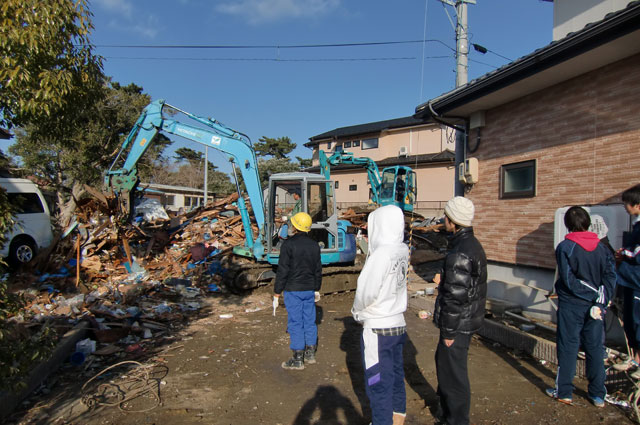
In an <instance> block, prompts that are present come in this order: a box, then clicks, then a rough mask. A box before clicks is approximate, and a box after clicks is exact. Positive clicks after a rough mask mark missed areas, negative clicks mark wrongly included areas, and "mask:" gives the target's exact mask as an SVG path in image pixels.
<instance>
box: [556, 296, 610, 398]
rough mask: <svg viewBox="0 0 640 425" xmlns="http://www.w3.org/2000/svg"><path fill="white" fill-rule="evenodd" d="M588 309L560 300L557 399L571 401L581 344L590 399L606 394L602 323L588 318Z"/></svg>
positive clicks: (587, 307) (557, 341)
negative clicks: (584, 357)
mask: <svg viewBox="0 0 640 425" xmlns="http://www.w3.org/2000/svg"><path fill="white" fill-rule="evenodd" d="M590 308H591V306H590V305H576V304H574V303H571V302H566V301H563V300H559V303H558V331H557V332H558V334H557V338H556V343H557V347H556V348H557V353H558V375H557V377H556V389H557V390H558V398H572V394H573V384H572V381H573V377H574V375H575V373H576V359H577V357H578V350H579V349H580V344H581V343H582V347H583V348H584V353H585V356H586V361H587V379H588V380H589V386H588V394H589V397H591V398H594V397H600V398H604V396H605V395H606V394H607V390H606V389H605V387H604V379H605V372H604V361H603V355H604V346H603V345H602V335H603V332H604V326H603V324H602V321H601V320H595V319H593V318H592V317H591V316H590V315H589V309H590Z"/></svg>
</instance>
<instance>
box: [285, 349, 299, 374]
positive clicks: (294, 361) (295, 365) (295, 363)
mask: <svg viewBox="0 0 640 425" xmlns="http://www.w3.org/2000/svg"><path fill="white" fill-rule="evenodd" d="M282 368H283V369H290V370H302V369H304V351H302V350H293V357H291V358H290V359H289V360H287V361H286V362H282Z"/></svg>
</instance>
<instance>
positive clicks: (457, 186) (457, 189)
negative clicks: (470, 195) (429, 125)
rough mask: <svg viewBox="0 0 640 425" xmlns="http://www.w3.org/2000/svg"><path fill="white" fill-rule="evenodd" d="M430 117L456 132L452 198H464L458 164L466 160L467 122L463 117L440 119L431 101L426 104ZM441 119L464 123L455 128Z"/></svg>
mask: <svg viewBox="0 0 640 425" xmlns="http://www.w3.org/2000/svg"><path fill="white" fill-rule="evenodd" d="M427 106H429V111H431V117H432V118H433V120H434V121H436V122H438V123H440V124H442V125H445V126H447V127H449V128H452V129H454V130H456V151H455V166H456V172H455V173H456V174H455V182H454V185H453V188H454V189H453V194H454V196H464V185H463V184H462V182H461V181H460V175H459V174H460V164H462V163H463V162H464V161H465V160H466V156H467V137H468V135H469V120H468V119H466V118H464V117H441V116H440V115H439V114H438V113H437V112H436V111H435V110H434V109H433V105H432V104H431V101H429V102H427ZM443 118H452V119H456V120H461V121H463V122H464V127H460V126H457V125H455V124H451V123H448V122H446V121H445V120H444V119H443Z"/></svg>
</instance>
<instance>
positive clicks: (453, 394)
mask: <svg viewBox="0 0 640 425" xmlns="http://www.w3.org/2000/svg"><path fill="white" fill-rule="evenodd" d="M470 342H471V335H466V334H458V335H456V337H455V339H454V341H453V344H452V345H451V347H447V346H446V345H445V343H444V339H443V338H442V334H440V340H439V341H438V348H437V349H436V374H437V376H438V396H439V397H440V412H439V413H440V414H441V418H440V419H441V420H443V421H444V422H445V423H446V424H448V425H467V424H468V423H469V409H470V407H471V386H470V385H469V373H468V370H467V357H468V354H469V343H470Z"/></svg>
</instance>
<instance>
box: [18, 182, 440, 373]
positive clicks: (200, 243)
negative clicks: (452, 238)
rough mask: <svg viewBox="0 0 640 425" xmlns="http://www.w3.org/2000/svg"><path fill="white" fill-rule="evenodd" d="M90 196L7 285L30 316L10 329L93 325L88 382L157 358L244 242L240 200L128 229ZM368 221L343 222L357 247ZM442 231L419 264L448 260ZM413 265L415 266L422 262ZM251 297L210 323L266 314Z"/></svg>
mask: <svg viewBox="0 0 640 425" xmlns="http://www.w3.org/2000/svg"><path fill="white" fill-rule="evenodd" d="M88 189H89V193H91V197H89V198H85V199H83V200H81V201H79V202H78V205H77V208H76V211H75V219H74V221H73V223H72V224H71V225H69V226H68V227H67V229H66V230H65V231H64V232H62V234H61V235H58V236H57V237H56V238H55V240H54V243H53V244H52V246H51V247H49V249H48V250H47V251H46V252H42V253H40V255H39V256H38V257H37V258H36V259H34V261H33V264H34V265H35V266H36V270H37V272H25V271H21V272H20V273H15V274H14V275H12V276H11V284H12V288H13V289H14V290H16V289H17V290H19V291H20V292H21V293H22V295H23V296H24V298H25V300H26V301H27V306H26V309H25V312H24V314H22V315H17V316H15V317H14V318H12V320H15V321H20V322H23V323H24V324H25V325H27V326H34V325H35V324H37V323H45V322H46V323H48V324H50V325H53V326H55V327H56V328H57V330H58V331H59V334H60V335H62V334H64V332H66V331H68V330H69V329H71V328H73V326H74V325H75V324H77V323H78V322H80V321H87V322H89V323H90V332H89V339H88V340H84V341H83V344H84V345H89V346H90V347H91V349H90V350H87V349H84V348H82V349H81V348H77V349H76V351H75V353H77V355H76V356H75V357H74V358H72V359H71V360H72V365H75V367H81V368H84V370H85V371H87V373H89V372H90V371H92V370H93V371H95V370H94V369H95V368H97V367H104V366H105V365H106V364H109V363H113V362H114V361H125V360H132V359H136V358H140V357H142V356H145V355H150V354H152V353H153V351H154V341H155V340H163V341H164V342H165V343H166V340H167V339H170V338H172V334H173V331H174V330H175V327H176V326H177V325H178V324H180V323H182V322H184V321H185V320H187V319H188V318H189V316H191V315H193V314H197V313H199V312H200V311H201V310H202V308H203V304H204V303H203V298H204V297H207V296H216V294H220V293H227V292H230V291H229V287H228V285H227V282H225V272H226V271H227V269H226V266H227V265H228V264H229V258H230V257H231V256H232V248H233V247H234V246H236V245H241V244H242V243H243V242H244V230H243V227H242V223H241V217H240V215H239V214H238V212H237V207H236V204H235V202H236V201H237V199H238V195H237V194H232V195H230V196H228V197H226V198H224V199H219V200H217V201H214V202H211V203H209V204H207V205H206V207H204V208H199V209H195V210H193V211H190V212H188V213H185V214H182V215H178V216H167V217H168V218H164V217H165V216H164V215H163V214H162V212H159V211H157V205H154V204H150V203H147V204H144V205H143V206H144V208H142V209H141V210H140V215H138V216H134V218H133V220H132V222H131V223H129V224H122V223H120V222H119V221H118V220H117V218H116V217H117V214H116V211H117V209H116V208H115V206H114V203H115V202H114V200H113V199H111V198H109V197H108V196H106V195H105V194H102V193H100V192H98V191H96V190H95V189H91V188H88ZM369 212H370V211H369V210H367V209H349V210H347V211H345V212H344V213H343V214H342V217H341V218H344V219H348V220H350V221H351V223H352V224H353V226H354V227H355V228H356V229H357V234H358V238H359V239H360V240H361V241H362V240H363V239H364V235H365V234H366V230H365V229H366V219H367V215H368V213H369ZM419 223H420V222H419ZM407 225H408V227H410V226H411V220H408V221H407ZM253 226H254V232H257V226H255V224H253ZM437 230H438V228H437V225H435V224H433V225H431V227H429V226H426V227H425V226H416V227H414V228H412V229H411V241H412V252H413V253H414V255H418V256H421V258H422V257H424V258H427V257H428V260H429V261H432V260H433V259H438V258H442V257H443V256H444V255H443V252H444V250H443V247H442V243H441V239H442V238H441V237H439V236H438V235H437V233H438V232H437ZM425 241H426V242H425ZM439 244H440V245H439ZM359 246H360V244H359ZM445 246H446V243H445ZM427 251H428V252H430V253H431V254H430V255H431V256H430V257H429V256H428V255H427V256H425V254H423V252H427ZM417 261H418V262H416V263H414V261H413V260H412V264H414V267H415V266H416V265H419V264H420V262H421V261H422V260H420V259H419V260H417ZM248 298H249V301H247V302H245V303H243V304H242V305H240V306H236V307H237V308H236V309H233V308H228V307H227V308H225V309H220V310H219V311H215V312H214V313H215V314H214V316H215V317H217V320H237V319H236V318H237V316H238V315H239V314H246V313H252V312H255V311H260V310H262V309H266V308H269V304H268V303H265V302H264V301H262V300H259V299H257V298H256V299H254V300H251V297H248ZM252 302H253V304H251V303H252ZM85 375H86V374H85Z"/></svg>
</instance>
